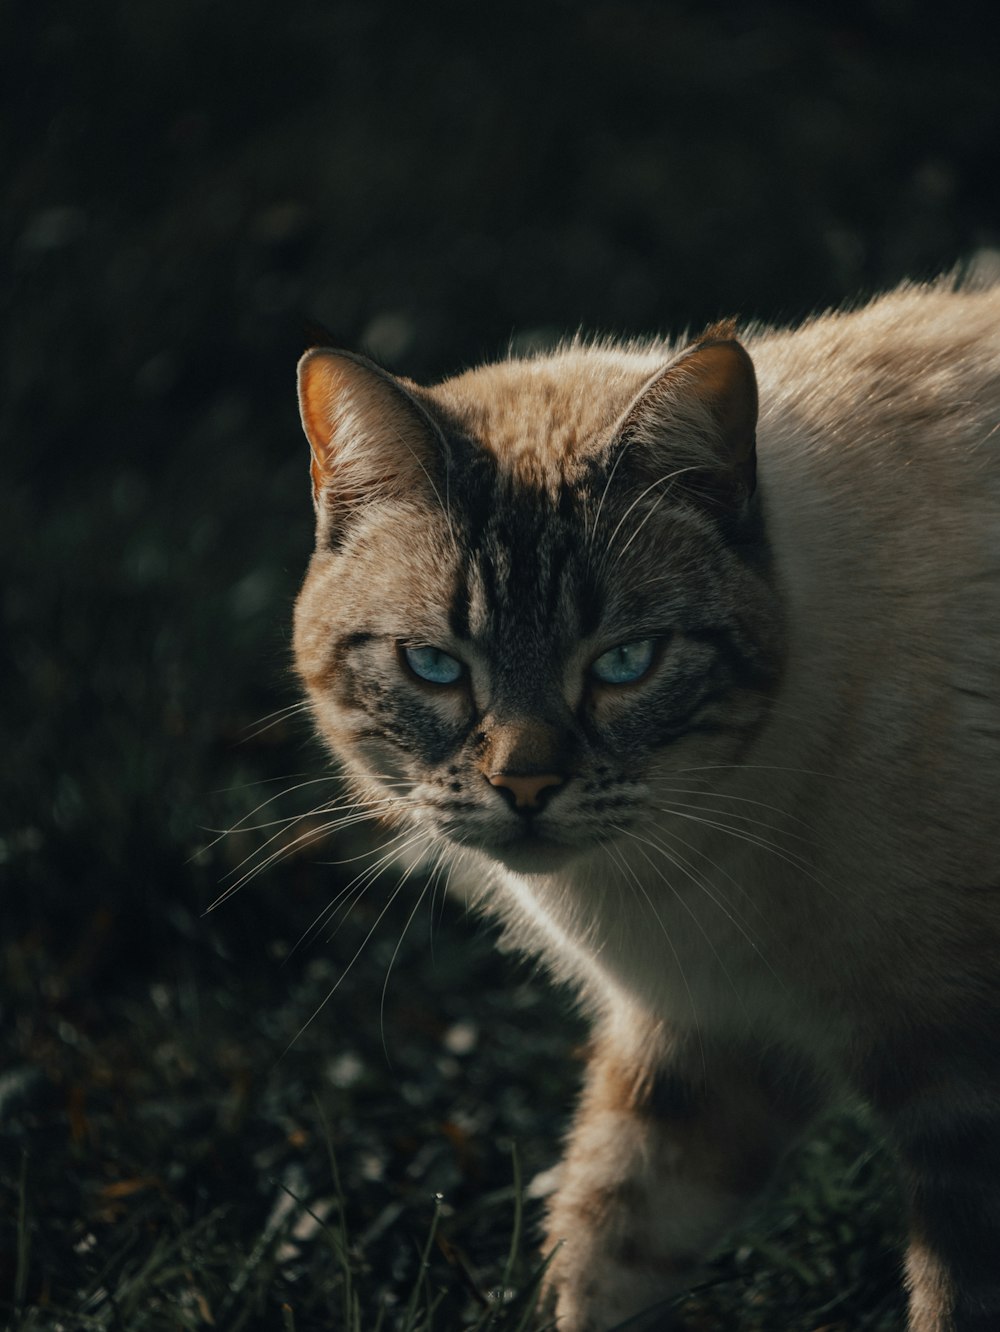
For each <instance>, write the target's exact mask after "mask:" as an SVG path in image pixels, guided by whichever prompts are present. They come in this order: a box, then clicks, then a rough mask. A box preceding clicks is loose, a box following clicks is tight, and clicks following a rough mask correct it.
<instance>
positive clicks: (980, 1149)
mask: <svg viewBox="0 0 1000 1332" xmlns="http://www.w3.org/2000/svg"><path fill="white" fill-rule="evenodd" d="M946 1065H947V1061H942V1068H945V1067H946ZM890 1132H891V1135H892V1137H893V1139H894V1140H895V1144H896V1147H897V1150H898V1153H899V1156H900V1160H901V1164H902V1174H903V1184H904V1188H905V1191H906V1193H907V1195H908V1201H909V1204H910V1243H909V1250H908V1253H907V1259H906V1273H907V1284H908V1286H909V1290H910V1321H909V1328H910V1332H997V1329H1000V1070H995V1071H994V1072H993V1073H992V1075H990V1076H987V1075H986V1074H983V1075H982V1076H981V1077H980V1078H978V1079H977V1080H976V1082H975V1083H970V1084H968V1085H967V1086H966V1087H964V1088H962V1087H960V1086H955V1085H954V1084H952V1085H951V1086H949V1085H948V1084H947V1082H944V1083H942V1082H940V1081H938V1082H935V1081H931V1082H928V1083H927V1084H926V1085H925V1088H924V1090H922V1091H921V1092H920V1093H919V1094H916V1095H914V1096H913V1097H912V1099H908V1100H907V1102H906V1103H905V1104H904V1105H903V1106H901V1107H900V1108H899V1109H898V1110H897V1111H896V1112H895V1113H894V1114H893V1116H892V1117H891V1119H890Z"/></svg>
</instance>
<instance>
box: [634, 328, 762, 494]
mask: <svg viewBox="0 0 1000 1332" xmlns="http://www.w3.org/2000/svg"><path fill="white" fill-rule="evenodd" d="M757 405H758V404H757V377H756V374H755V373H754V368H753V361H752V360H751V359H750V355H749V353H748V352H747V350H746V348H745V347H744V346H743V344H742V343H741V342H740V341H739V340H738V339H737V337H736V321H735V320H734V319H726V320H722V321H720V322H718V323H715V324H711V325H709V327H708V328H706V329H705V331H704V332H703V333H702V334H701V335H700V337H698V338H697V339H696V340H695V341H694V342H693V343H691V344H690V345H689V346H688V347H685V348H684V350H683V351H681V353H680V354H679V355H678V356H676V357H675V358H674V360H672V361H671V362H670V363H669V364H668V365H666V366H664V368H663V369H662V370H660V371H658V372H657V373H656V374H655V375H654V376H653V377H652V378H651V379H650V380H649V381H647V383H646V384H645V385H644V387H643V388H642V390H641V391H640V392H639V394H638V395H637V397H636V398H635V399H634V401H633V402H632V404H631V405H630V407H629V409H628V411H627V412H626V414H625V418H624V423H623V426H622V429H621V436H622V440H623V442H625V443H627V444H628V445H629V446H630V451H631V452H632V453H633V455H635V454H637V455H638V457H637V459H636V461H639V460H642V464H643V470H644V471H645V472H647V473H648V472H650V471H651V470H652V469H659V471H660V472H661V473H662V474H663V475H664V477H665V478H669V479H671V481H676V484H677V486H678V489H680V490H682V491H684V492H686V493H687V494H688V495H689V497H690V498H691V499H693V500H694V501H695V502H700V503H701V504H702V505H704V507H706V508H710V509H715V510H716V511H720V512H725V513H727V514H729V515H733V514H737V513H739V512H741V511H742V510H743V509H744V508H745V506H746V504H747V502H748V501H749V499H750V497H751V496H752V494H753V492H754V488H755V485H756V430H757Z"/></svg>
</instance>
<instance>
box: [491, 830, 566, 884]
mask: <svg viewBox="0 0 1000 1332" xmlns="http://www.w3.org/2000/svg"><path fill="white" fill-rule="evenodd" d="M480 848H481V850H483V851H485V852H486V853H487V855H489V856H490V857H492V859H494V860H496V861H499V863H500V864H501V865H504V866H505V867H506V868H507V869H512V870H516V871H518V872H519V873H521V874H532V873H534V874H545V873H549V872H551V871H553V870H557V869H560V868H561V867H562V866H563V865H565V864H566V863H567V861H569V860H572V859H573V857H574V856H576V855H578V854H579V853H580V852H581V851H582V850H584V847H582V846H576V845H573V844H572V843H570V842H567V841H566V840H565V839H564V838H556V837H552V836H550V835H548V834H546V833H544V832H541V831H540V830H539V829H538V828H536V827H534V826H532V825H530V824H529V825H528V826H526V827H524V828H520V829H518V830H517V831H516V832H514V833H512V834H510V835H509V836H507V837H505V838H497V837H490V838H484V839H483V840H482V841H481V842H480Z"/></svg>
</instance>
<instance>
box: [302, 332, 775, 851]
mask: <svg viewBox="0 0 1000 1332" xmlns="http://www.w3.org/2000/svg"><path fill="white" fill-rule="evenodd" d="M299 394H300V405H301V411H302V421H303V425H304V428H305V432H306V435H307V437H308V439H309V443H310V446H311V449H312V482H313V498H314V502H315V507H316V517H317V524H316V549H315V552H314V555H313V558H312V562H311V564H310V568H309V572H308V575H307V577H306V580H305V584H304V586H303V588H302V591H301V593H300V596H299V599H298V603H297V606H296V614H295V659H296V665H297V668H298V671H299V674H300V676H301V679H302V681H303V683H304V685H305V687H306V690H307V691H308V695H309V698H310V700H311V703H312V708H313V712H314V716H315V719H316V722H317V725H318V727H319V730H320V732H321V734H322V735H323V737H324V738H325V740H326V741H327V743H328V744H329V746H330V748H331V749H332V750H333V752H334V754H335V755H336V756H337V758H338V759H339V761H340V763H341V764H342V765H343V767H344V769H345V771H346V773H347V774H348V776H349V778H350V779H351V781H352V784H353V786H354V788H355V790H356V792H357V793H358V795H359V796H360V797H362V798H363V799H364V800H365V801H367V802H368V804H369V806H370V807H371V808H373V809H376V810H377V811H378V812H379V813H380V814H381V815H382V817H383V818H385V819H386V820H387V821H389V822H400V821H402V822H404V823H408V824H411V825H413V826H414V827H415V828H417V829H420V830H423V831H424V832H426V833H427V834H428V838H429V840H430V839H433V840H434V841H435V842H436V843H437V844H438V845H439V846H440V845H441V843H442V842H443V843H447V844H451V845H454V846H460V847H474V848H477V849H478V850H479V851H481V852H485V853H486V854H487V855H488V856H490V857H492V858H493V859H495V860H497V861H500V862H502V863H504V864H506V865H508V866H510V867H512V868H515V869H518V870H521V871H523V872H531V871H539V872H542V871H545V870H548V869H551V868H553V867H555V866H557V865H558V864H560V863H561V862H563V861H565V860H567V859H569V858H571V857H572V856H573V855H575V854H577V853H580V852H584V851H586V850H587V849H588V848H590V847H592V846H593V845H594V843H595V842H604V841H612V840H614V839H615V838H616V837H618V836H620V835H622V833H623V832H624V830H626V829H633V830H634V829H635V828H637V827H639V826H640V825H641V824H642V823H643V821H644V820H646V819H648V818H649V817H650V816H651V814H652V813H653V811H655V808H656V801H657V789H658V787H660V786H662V785H663V784H664V783H665V782H669V781H670V780H671V778H672V775H673V777H674V778H676V774H677V773H678V772H679V771H681V770H684V769H690V768H692V767H696V766H704V765H711V764H719V763H726V762H732V761H733V759H734V756H736V755H737V754H738V752H739V750H740V748H741V746H743V745H745V744H746V743H747V741H748V739H749V738H750V736H751V735H752V733H753V730H754V728H755V727H756V726H757V725H758V724H759V723H760V721H761V720H762V718H763V716H764V713H765V711H766V707H767V702H768V697H769V694H770V692H771V690H772V689H773V686H774V683H775V680H776V678H777V675H778V673H779V670H780V657H781V635H780V611H779V606H778V600H777V597H776V594H775V592H774V590H773V588H772V587H771V585H770V581H769V573H768V562H767V547H766V539H765V533H764V527H763V522H762V516H761V505H760V502H759V496H758V495H757V493H756V485H755V468H756V456H755V439H754V433H755V426H756V414H757V391H756V382H755V377H754V372H753V366H752V363H751V360H750V357H749V356H748V354H747V352H746V351H745V349H744V348H743V347H742V346H741V345H740V343H739V342H738V341H736V339H735V336H734V332H733V329H732V327H731V326H728V325H726V326H717V327H716V328H714V329H710V330H708V332H707V333H706V334H705V335H703V336H702V338H700V339H699V340H698V341H697V342H696V343H694V344H693V345H691V346H690V347H687V348H685V349H684V350H683V351H682V352H681V353H680V354H679V355H675V356H672V357H671V356H668V355H666V354H665V353H664V352H663V351H662V349H660V350H659V351H657V350H650V351H645V352H638V351H627V350H626V351H622V350H618V349H614V348H600V347H594V348H586V347H578V346H576V347H569V348H566V349H564V350H563V351H561V352H557V353H555V354H553V355H551V356H547V357H540V358H538V359H535V360H529V361H516V360H511V361H508V362H504V363H498V364H496V365H490V366H485V367H482V368H480V369H477V370H473V371H470V372H467V373H466V374H463V375H461V376H458V377H456V378H454V379H451V380H447V381H445V382H444V383H442V384H440V385H437V386H435V387H433V388H423V387H420V386H418V385H416V384H414V383H412V382H410V381H408V380H404V379H399V378H396V377H394V376H392V375H390V374H388V373H387V372H386V371H384V370H382V369H380V368H379V367H377V366H376V365H374V364H372V363H371V362H369V361H367V360H366V359H364V358H363V357H360V356H356V355H353V354H350V353H345V352H338V351H332V350H327V349H323V348H318V349H314V350H313V351H310V352H308V353H307V354H306V356H305V357H303V359H302V361H301V363H300V366H299Z"/></svg>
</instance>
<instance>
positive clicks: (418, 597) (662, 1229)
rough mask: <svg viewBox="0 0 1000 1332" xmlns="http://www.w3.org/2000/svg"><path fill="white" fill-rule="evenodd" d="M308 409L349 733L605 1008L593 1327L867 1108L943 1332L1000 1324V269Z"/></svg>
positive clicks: (301, 647)
mask: <svg viewBox="0 0 1000 1332" xmlns="http://www.w3.org/2000/svg"><path fill="white" fill-rule="evenodd" d="M299 398H300V406H301V414H302V421H303V425H304V428H305V433H306V435H307V437H308V440H309V443H310V446H311V454H312V484H313V496H314V501H315V509H316V519H317V525H316V547H315V552H314V554H313V556H312V562H311V564H310V566H309V570H308V574H307V576H306V579H305V583H304V585H303V587H302V590H301V593H300V595H299V598H298V602H297V605H296V611H295V631H294V651H295V659H296V663H297V669H298V672H299V675H300V677H301V680H302V682H303V684H304V686H305V690H306V692H307V696H308V699H309V701H310V704H311V709H312V713H313V716H314V719H315V723H316V726H317V728H318V730H319V733H320V734H321V736H322V737H323V738H324V739H325V741H326V742H327V744H328V746H329V748H330V749H331V750H332V752H333V755H334V756H335V757H336V760H337V762H338V763H339V764H340V765H341V767H342V769H343V771H344V773H345V775H346V780H347V781H348V783H349V785H350V787H351V789H352V791H353V792H354V793H355V795H356V796H357V799H358V801H359V803H360V804H361V805H362V806H366V807H368V808H371V809H372V810H374V811H375V812H377V813H378V814H380V816H381V818H382V821H383V822H384V823H385V825H386V826H387V827H389V828H390V829H394V830H396V831H397V835H400V836H401V835H403V834H407V835H408V836H410V837H411V838H412V839H413V840H414V841H416V842H417V843H419V845H421V846H426V848H427V852H428V855H432V854H433V855H438V854H443V856H444V857H445V858H446V860H447V861H448V862H449V863H450V864H452V865H453V866H455V867H456V871H455V872H456V875H457V876H458V877H459V878H460V879H462V880H464V883H465V885H466V889H465V890H466V892H467V893H469V894H470V895H471V897H472V898H473V899H474V900H475V901H476V902H477V903H478V905H479V906H480V907H481V908H482V909H483V910H485V911H486V912H488V913H490V914H492V915H494V916H497V917H499V919H500V920H501V921H502V923H503V925H504V927H505V940H506V942H507V943H509V944H510V945H512V946H514V947H516V948H519V949H522V950H525V951H526V952H528V953H530V954H534V955H537V956H539V957H540V958H541V959H542V960H543V961H544V963H545V964H546V965H547V967H548V969H549V970H550V971H551V973H552V974H553V975H554V976H555V977H556V978H558V979H559V980H561V981H564V982H568V983H569V984H570V985H572V986H573V987H575V989H576V991H577V992H578V994H579V996H580V998H581V1001H582V1004H583V1006H584V1008H585V1009H586V1011H587V1012H588V1013H589V1014H590V1015H591V1017H592V1019H593V1023H594V1034H593V1039H592V1045H591V1050H590V1054H589V1060H588V1067H587V1074H586V1082H585V1086H584V1089H583V1093H582V1097H581V1101H580V1104H579V1107H578V1109H577V1111H576V1117H575V1120H574V1122H573V1125H572V1128H571V1130H570V1132H569V1136H568V1142H567V1146H566V1151H565V1156H564V1159H563V1162H562V1165H561V1167H560V1168H559V1172H558V1173H559V1184H558V1187H557V1188H556V1190H555V1191H554V1194H553V1196H552V1197H551V1199H550V1202H549V1204H548V1212H547V1218H546V1240H545V1246H544V1248H545V1252H546V1253H548V1254H549V1255H550V1264H549V1268H548V1276H547V1280H548V1283H549V1291H550V1294H551V1298H552V1300H553V1302H554V1306H555V1312H556V1317H557V1326H558V1328H559V1329H560V1332H607V1329H609V1328H612V1327H614V1326H615V1325H616V1324H618V1323H619V1322H621V1321H622V1320H625V1319H627V1318H629V1317H630V1316H633V1315H638V1314H640V1313H641V1311H643V1310H645V1309H649V1308H655V1307H656V1306H657V1304H658V1302H662V1301H667V1300H669V1299H670V1298H671V1297H672V1296H673V1295H675V1294H676V1293H677V1292H679V1291H683V1290H685V1289H687V1288H689V1287H690V1285H691V1284H692V1282H693V1281H694V1279H695V1278H696V1276H697V1270H698V1264H699V1262H700V1260H701V1259H702V1258H703V1257H704V1255H705V1254H706V1252H707V1251H708V1250H710V1248H711V1247H712V1246H713V1244H714V1243H715V1242H716V1241H717V1240H718V1239H719V1238H720V1236H722V1235H723V1234H724V1233H725V1232H726V1231H728V1230H729V1229H730V1228H731V1227H732V1226H733V1225H734V1224H735V1223H736V1222H737V1221H738V1218H739V1216H740V1214H741V1212H742V1211H743V1210H744V1209H745V1207H746V1206H747V1204H748V1202H749V1201H750V1200H752V1199H753V1198H754V1197H755V1195H756V1194H757V1193H758V1191H759V1190H760V1189H761V1188H762V1186H763V1185H764V1184H765V1183H766V1181H767V1179H768V1177H769V1176H770V1175H771V1173H772V1171H773V1169H774V1166H775V1164H776V1162H778V1161H779V1159H780V1158H781V1157H782V1155H783V1154H784V1153H785V1151H786V1150H787V1148H788V1147H789V1145H790V1144H791V1143H793V1142H794V1141H795V1140H796V1139H797V1138H798V1137H799V1136H800V1135H801V1134H802V1133H803V1132H804V1131H805V1130H806V1129H807V1128H808V1126H809V1125H810V1123H811V1122H812V1121H813V1120H814V1118H815V1116H816V1114H817V1113H818V1112H819V1111H820V1110H821V1109H822V1108H823V1107H825V1106H826V1105H828V1104H829V1103H830V1102H831V1100H832V1099H834V1098H839V1097H843V1096H852V1097H861V1098H863V1099H864V1100H865V1101H866V1102H867V1103H868V1104H869V1105H870V1106H871V1107H872V1110H873V1111H874V1113H875V1115H876V1116H877V1117H878V1119H879V1120H880V1122H881V1123H882V1125H884V1128H885V1132H886V1135H887V1138H888V1139H889V1141H890V1143H891V1144H892V1147H893V1148H894V1151H895V1153H896V1155H897V1157H898V1161H899V1170H900V1175H901V1179H902V1183H903V1189H904V1194H905V1197H906V1201H907V1205H908V1208H909V1226H910V1239H909V1248H908V1252H907V1255H906V1258H905V1280H906V1283H907V1286H908V1292H909V1327H910V1329H911V1332H987V1329H990V1332H995V1330H996V1329H997V1328H1000V426H998V423H1000V287H996V286H994V287H992V288H990V287H985V288H982V289H976V288H973V287H971V286H969V285H965V286H963V285H962V284H960V283H957V282H955V281H952V280H950V279H942V280H939V281H937V282H935V283H930V284H926V285H914V284H907V285H904V286H902V287H900V288H899V289H897V290H895V291H893V292H890V293H888V294H886V295H883V296H881V297H879V298H877V299H875V300H874V301H872V302H871V303H869V304H868V305H867V306H864V307H862V308H854V309H849V310H845V311H840V312H834V313H830V314H826V315H823V316H820V317H818V318H814V319H812V320H810V321H808V322H806V323H805V324H804V325H803V326H802V327H800V328H798V329H796V330H793V331H782V330H773V329H767V328H750V329H748V330H746V332H745V333H741V332H740V331H739V330H738V328H737V326H736V324H735V323H734V322H723V323H719V324H716V325H713V326H712V327H710V328H708V329H707V330H706V331H705V332H704V333H703V334H702V335H701V336H700V337H698V338H696V339H694V340H693V341H691V342H690V343H686V344H685V343H681V344H680V345H671V344H668V343H666V342H651V343H645V344H643V343H625V344H618V343H615V342H595V343H591V344H587V343H585V342H583V341H580V340H579V339H578V340H576V341H573V342H571V343H568V344H566V345H563V346H562V347H560V348H559V349H557V350H556V351H554V352H551V353H548V354H539V355H537V356H535V357H531V358H527V359H517V358H513V357H512V358H511V359H508V360H506V361H502V362H499V363H496V364H488V365H484V366H482V367H479V368H476V369H472V370H469V371H467V372H465V373H463V374H460V375H458V376H456V377H454V378H451V379H448V380H446V381H444V382H443V383H440V384H437V385H436V386H434V387H421V386H418V385H417V384H416V383H413V382H411V381H409V380H407V379H403V378H398V377H395V376H393V375H391V374H390V373H388V372H387V371H385V370H383V369H381V368H379V367H378V366H377V365H375V364H373V363H372V362H370V361H368V360H366V359H365V358H364V357H362V356H359V355H354V354H351V353H348V352H342V351H336V350H333V349H328V348H314V349H312V350H310V351H309V352H308V353H307V354H306V355H305V356H304V357H303V359H302V361H301V363H300V367H299ZM758 400H759V407H758ZM651 1325H655V1326H660V1325H661V1324H660V1323H658V1322H657V1323H655V1324H651Z"/></svg>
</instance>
